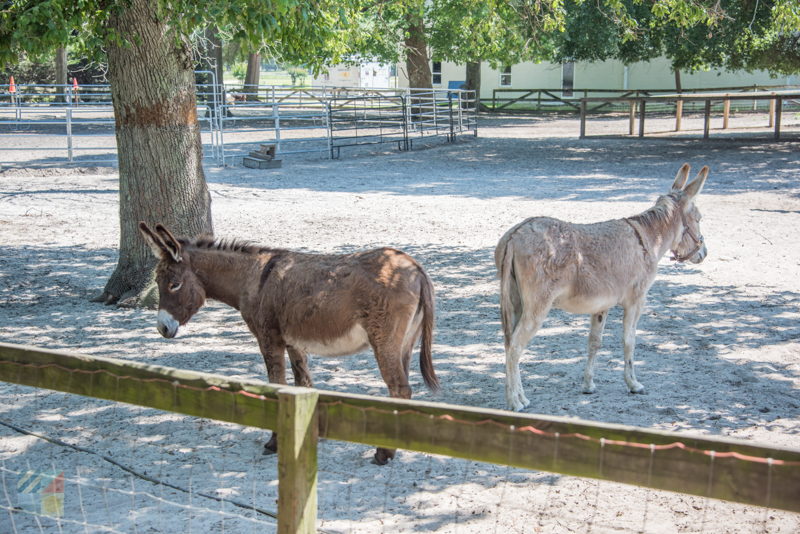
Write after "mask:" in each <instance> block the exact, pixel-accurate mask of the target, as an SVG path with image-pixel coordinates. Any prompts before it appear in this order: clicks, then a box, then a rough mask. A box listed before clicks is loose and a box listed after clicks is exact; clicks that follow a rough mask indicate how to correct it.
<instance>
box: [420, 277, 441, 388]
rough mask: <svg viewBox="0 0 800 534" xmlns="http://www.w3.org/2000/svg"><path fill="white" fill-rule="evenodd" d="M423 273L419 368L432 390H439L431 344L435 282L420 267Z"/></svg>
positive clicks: (426, 383)
mask: <svg viewBox="0 0 800 534" xmlns="http://www.w3.org/2000/svg"><path fill="white" fill-rule="evenodd" d="M419 270H420V273H422V287H421V289H420V295H419V296H420V300H419V307H420V308H421V309H422V338H421V341H420V346H419V368H420V371H422V379H423V380H425V385H426V386H428V389H430V390H431V391H438V390H439V379H438V378H436V372H435V371H434V370H433V357H432V354H431V345H432V344H433V323H434V303H433V282H431V279H430V277H429V276H428V273H426V272H425V270H424V269H423V268H422V267H420V268H419Z"/></svg>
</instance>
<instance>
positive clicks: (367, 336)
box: [139, 223, 439, 464]
mask: <svg viewBox="0 0 800 534" xmlns="http://www.w3.org/2000/svg"><path fill="white" fill-rule="evenodd" d="M139 229H140V230H141V233H142V235H143V236H144V238H145V240H146V241H147V243H148V244H149V245H150V247H151V248H152V249H153V253H154V254H155V255H156V257H157V258H158V259H159V260H160V261H159V264H158V267H157V268H156V282H157V283H158V290H159V293H160V299H159V305H158V331H159V332H161V335H163V336H164V337H167V338H171V337H174V336H175V334H176V333H177V331H178V326H179V325H183V324H186V323H187V322H188V321H189V319H191V317H192V316H193V315H194V314H195V313H196V312H197V310H199V309H200V307H201V306H202V305H203V303H204V302H205V300H206V299H207V298H210V299H215V300H219V301H221V302H224V303H225V304H228V305H229V306H232V307H234V308H236V309H237V310H239V311H240V312H241V314H242V317H243V318H244V320H245V322H246V323H247V326H248V327H249V328H250V331H251V332H252V333H253V334H254V335H255V336H256V339H257V340H258V345H259V348H260V349H261V354H262V355H263V356H264V362H265V363H266V365H267V374H268V375H269V381H270V382H274V383H278V384H285V383H286V361H285V358H284V352H285V351H288V353H289V360H290V362H291V366H292V373H293V374H294V381H295V385H298V386H305V387H311V386H312V383H311V375H310V374H309V371H308V364H307V356H306V355H307V354H308V353H313V354H317V355H320V356H344V355H347V354H355V353H357V352H361V351H363V350H365V349H366V348H367V347H372V351H373V352H374V354H375V359H376V360H377V361H378V368H379V369H380V372H381V376H382V377H383V380H384V381H385V382H386V385H387V386H388V387H389V394H390V395H391V396H392V397H399V398H403V399H409V398H411V387H410V386H409V383H408V374H409V365H410V362H411V352H412V350H413V348H414V345H415V343H416V342H417V340H419V339H421V344H420V353H419V362H420V369H421V371H422V378H423V379H424V381H425V384H426V385H427V386H428V387H429V388H430V389H432V390H434V391H435V390H437V389H438V387H439V381H438V379H437V378H436V374H435V373H434V370H433V362H432V359H431V342H432V338H433V319H434V302H433V285H432V284H431V280H430V278H429V277H428V275H427V273H426V272H425V271H424V270H423V268H422V266H420V264H419V263H417V262H416V261H415V260H414V259H413V258H411V257H410V256H409V255H407V254H405V253H403V252H400V251H399V250H395V249H391V248H378V249H374V250H369V251H365V252H357V253H355V254H342V255H333V254H329V255H321V254H304V253H300V252H292V251H288V250H279V249H271V248H261V247H257V246H252V245H247V244H242V243H238V242H235V241H233V242H217V241H214V240H211V239H197V240H187V239H176V238H175V237H174V236H173V235H172V234H171V233H170V232H169V231H168V230H167V229H166V228H164V226H162V225H160V224H159V225H156V229H155V231H153V230H152V229H150V228H149V227H148V226H147V225H146V224H145V223H139ZM265 449H266V451H265V452H274V451H275V450H277V438H276V436H275V433H274V432H273V434H272V437H271V438H270V440H269V442H268V443H267V444H266V445H265ZM394 452H395V451H394V450H393V449H383V448H379V449H378V450H377V451H376V453H375V461H376V462H377V463H378V464H385V463H386V462H387V461H388V459H389V458H392V457H394Z"/></svg>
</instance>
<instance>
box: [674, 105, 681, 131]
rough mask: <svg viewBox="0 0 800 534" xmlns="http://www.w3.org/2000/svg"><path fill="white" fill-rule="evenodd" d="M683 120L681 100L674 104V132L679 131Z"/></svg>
mask: <svg viewBox="0 0 800 534" xmlns="http://www.w3.org/2000/svg"><path fill="white" fill-rule="evenodd" d="M682 119H683V100H680V99H679V100H678V101H676V102H675V131H676V132H680V131H681V121H682Z"/></svg>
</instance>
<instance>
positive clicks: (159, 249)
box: [139, 222, 172, 260]
mask: <svg viewBox="0 0 800 534" xmlns="http://www.w3.org/2000/svg"><path fill="white" fill-rule="evenodd" d="M139 232H141V234H142V237H144V240H145V241H146V242H147V244H148V245H149V246H150V250H152V251H153V255H154V256H155V257H156V258H158V259H159V260H164V259H167V258H171V257H172V254H170V251H169V249H168V248H167V245H166V244H165V243H164V241H163V240H162V239H161V238H160V237H158V236H157V235H156V233H155V232H153V231H152V230H151V229H150V227H149V226H147V224H145V223H144V222H140V223H139Z"/></svg>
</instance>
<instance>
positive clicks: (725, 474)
mask: <svg viewBox="0 0 800 534" xmlns="http://www.w3.org/2000/svg"><path fill="white" fill-rule="evenodd" d="M319 414H320V429H321V430H320V436H321V437H326V438H329V439H340V440H346V441H356V442H359V443H364V444H369V445H374V446H378V447H387V448H394V447H399V448H403V449H411V450H417V451H422V452H428V453H433V454H443V455H447V456H453V457H456V458H467V459H471V460H475V461H479V462H489V463H497V464H503V465H511V466H516V467H522V468H526V469H535V470H541V471H550V472H553V473H561V474H565V475H572V476H579V477H586V478H596V479H603V480H610V481H616V482H623V483H627V484H635V485H639V486H646V487H651V488H656V489H662V490H669V491H675V492H679V493H688V494H692V495H700V496H706V497H710V498H716V499H724V500H729V501H735V502H740V503H746V504H753V505H757V506H769V507H773V508H780V509H784V510H791V511H794V512H800V500H798V499H797V495H800V450H790V449H772V448H763V447H759V446H754V445H752V444H750V443H748V442H744V441H740V440H730V439H722V438H708V437H698V436H696V435H687V434H676V433H674V432H659V431H654V430H649V429H648V430H645V429H641V428H636V427H631V426H625V425H612V424H604V423H595V422H587V421H581V420H577V419H568V418H560V417H554V416H546V415H535V416H534V415H526V414H515V413H512V412H508V411H502V410H491V409H480V408H468V407H464V406H450V405H445V404H438V403H426V402H421V401H405V400H400V399H385V400H384V399H376V398H374V397H366V396H358V395H344V394H339V393H332V392H324V393H320V401H319ZM710 451H714V453H713V458H712V454H711V452H710ZM743 458H746V459H743ZM767 458H772V459H773V463H772V465H770V464H769V461H768V460H767ZM779 463H780V465H778V464H779ZM709 481H710V482H711V483H709ZM768 494H769V504H767V503H766V501H767V495H768Z"/></svg>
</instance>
